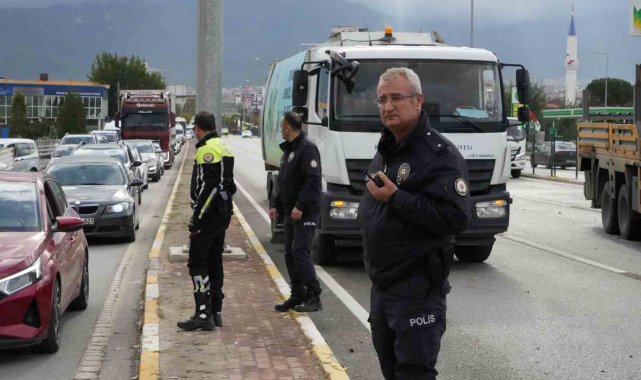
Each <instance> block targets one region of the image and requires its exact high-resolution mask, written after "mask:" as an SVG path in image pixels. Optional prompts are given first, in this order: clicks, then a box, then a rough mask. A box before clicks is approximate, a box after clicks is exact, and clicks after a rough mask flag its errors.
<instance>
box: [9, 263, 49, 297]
mask: <svg viewBox="0 0 641 380" xmlns="http://www.w3.org/2000/svg"><path fill="white" fill-rule="evenodd" d="M41 278H42V268H41V267H40V257H38V258H37V259H36V261H34V262H33V264H31V265H30V266H29V267H28V268H25V269H23V270H21V271H20V272H18V273H16V274H12V275H11V276H9V277H5V278H3V279H0V293H3V294H6V295H11V294H13V293H16V292H19V291H20V290H22V289H24V288H26V287H27V286H29V285H31V284H33V283H35V282H36V281H38V280H40V279H41Z"/></svg>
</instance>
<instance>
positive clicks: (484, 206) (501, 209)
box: [476, 199, 507, 219]
mask: <svg viewBox="0 0 641 380" xmlns="http://www.w3.org/2000/svg"><path fill="white" fill-rule="evenodd" d="M505 215H507V201H506V200H505V199H497V200H495V201H490V202H479V203H477V204H476V216H478V217H479V218H483V219H485V218H503V217H505Z"/></svg>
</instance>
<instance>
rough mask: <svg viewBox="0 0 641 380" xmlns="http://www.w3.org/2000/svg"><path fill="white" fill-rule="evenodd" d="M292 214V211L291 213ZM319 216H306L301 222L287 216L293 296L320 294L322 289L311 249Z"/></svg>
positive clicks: (287, 241)
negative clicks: (302, 293) (303, 293)
mask: <svg viewBox="0 0 641 380" xmlns="http://www.w3.org/2000/svg"><path fill="white" fill-rule="evenodd" d="M290 213H291V211H290ZM318 220H319V215H317V214H315V215H305V214H303V217H302V218H301V219H300V220H292V218H291V216H290V214H289V213H286V214H285V220H284V222H285V263H286V265H287V272H288V273H289V279H290V281H291V287H292V294H296V295H301V294H300V293H301V292H303V291H305V290H306V292H307V293H314V294H317V295H318V294H320V293H321V288H320V284H319V283H318V279H317V278H316V269H314V262H313V261H312V257H311V256H310V252H309V249H310V247H311V245H312V241H313V240H314V234H315V230H316V226H317V224H318Z"/></svg>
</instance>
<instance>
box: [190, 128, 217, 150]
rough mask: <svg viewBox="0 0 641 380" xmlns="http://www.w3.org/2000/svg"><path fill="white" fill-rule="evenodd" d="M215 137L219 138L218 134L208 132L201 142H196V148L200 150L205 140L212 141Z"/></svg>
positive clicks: (214, 131)
mask: <svg viewBox="0 0 641 380" xmlns="http://www.w3.org/2000/svg"><path fill="white" fill-rule="evenodd" d="M216 137H219V136H218V132H216V130H215V129H214V130H213V131H211V132H209V133H208V134H206V135H205V136H204V137H203V138H202V139H201V140H199V141H198V143H197V144H196V148H200V147H201V146H203V145H205V144H206V143H207V140H209V139H214V138H216Z"/></svg>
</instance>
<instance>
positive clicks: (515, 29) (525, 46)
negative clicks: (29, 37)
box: [0, 0, 641, 82]
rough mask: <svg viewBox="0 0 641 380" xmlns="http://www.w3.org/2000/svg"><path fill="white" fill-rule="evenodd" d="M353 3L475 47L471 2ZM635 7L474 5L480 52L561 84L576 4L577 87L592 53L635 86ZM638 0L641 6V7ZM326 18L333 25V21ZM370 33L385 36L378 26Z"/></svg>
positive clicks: (490, 1)
mask: <svg viewBox="0 0 641 380" xmlns="http://www.w3.org/2000/svg"><path fill="white" fill-rule="evenodd" d="M90 1H107V2H108V1H110V0H0V7H1V6H3V5H4V6H23V7H31V6H38V7H44V6H49V5H54V4H63V3H74V2H90ZM132 1H137V0H132ZM155 1H159V2H162V1H163V0H155ZM185 1H196V0H185ZM227 1H243V0H227ZM265 1H273V2H277V1H278V0H265ZM316 1H317V0H300V3H301V4H302V5H304V6H310V7H313V6H314V4H315V2H316ZM347 1H351V2H355V3H362V4H364V5H367V6H369V7H371V8H374V9H376V10H378V11H380V12H381V13H382V14H384V15H386V17H387V18H389V20H388V22H389V23H390V24H392V25H393V26H394V28H395V30H397V31H417V30H422V31H432V30H438V31H439V32H440V34H441V35H442V36H443V38H444V39H445V41H446V43H448V44H450V45H465V46H469V44H470V4H471V1H472V0H347ZM631 1H632V0H575V1H572V0H474V24H475V28H474V30H475V38H474V42H475V43H474V45H475V47H482V48H486V49H488V50H491V51H493V52H494V53H496V54H497V56H498V57H499V59H500V60H501V61H503V62H510V63H522V64H525V65H526V66H528V68H530V71H531V73H532V74H533V75H534V76H535V78H536V79H537V80H538V81H543V80H545V79H555V80H560V79H562V78H563V77H564V73H565V69H564V65H563V62H564V58H565V44H566V37H567V33H568V27H569V21H570V12H571V9H572V4H573V3H574V6H575V17H576V28H577V34H578V40H579V62H580V63H579V80H580V81H581V82H587V81H589V80H591V79H594V78H597V77H603V76H605V68H606V59H605V58H606V57H605V55H604V54H597V55H595V54H590V53H608V55H607V57H608V62H607V63H608V76H609V77H618V78H622V79H626V80H628V81H632V80H633V79H634V64H635V63H641V37H631V36H630V35H629V26H628V25H629V22H628V17H629V16H630V12H629V8H630V3H631ZM634 1H638V2H640V3H641V0H634ZM305 4H308V5H305ZM338 13H340V10H337V14H338ZM323 17H326V18H327V19H328V24H329V25H333V22H332V20H331V18H332V17H331V15H323ZM226 22H228V21H226ZM365 22H366V20H365ZM360 26H363V25H360ZM364 26H367V27H369V28H370V29H382V26H380V25H364ZM323 37H324V36H323ZM304 42H308V41H304Z"/></svg>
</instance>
